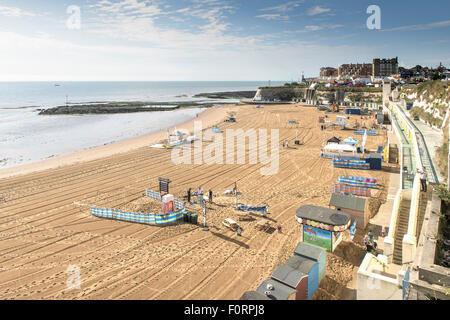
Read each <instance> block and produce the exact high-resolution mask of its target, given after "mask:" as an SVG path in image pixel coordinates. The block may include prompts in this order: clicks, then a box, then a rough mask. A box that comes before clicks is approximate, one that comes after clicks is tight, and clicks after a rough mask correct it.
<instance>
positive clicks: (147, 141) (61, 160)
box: [0, 104, 240, 179]
mask: <svg viewBox="0 0 450 320" xmlns="http://www.w3.org/2000/svg"><path fill="white" fill-rule="evenodd" d="M239 108H240V106H237V105H234V104H229V105H219V106H213V107H210V108H208V109H207V110H205V111H203V112H201V113H199V115H198V117H196V118H193V119H190V120H187V121H185V122H183V123H181V124H180V125H177V127H178V128H183V129H186V130H188V131H189V132H192V131H193V128H194V121H202V122H203V129H206V128H209V127H211V126H213V125H215V124H217V123H218V122H220V121H222V120H223V119H225V117H226V116H227V112H228V111H230V110H233V111H238V110H239ZM173 127H174V126H173ZM170 128H172V127H169V129H170ZM166 129H167V128H164V129H163V130H159V131H154V132H150V133H148V134H145V135H142V136H139V137H135V138H130V139H125V140H121V141H115V142H111V143H108V144H105V145H101V146H97V147H92V148H88V149H82V150H78V151H74V152H70V153H65V154H62V155H58V156H54V157H50V158H46V159H43V160H38V161H35V162H32V163H27V164H23V165H18V166H15V167H10V168H2V169H0V179H5V178H11V177H17V176H21V175H25V174H29V173H35V172H39V171H44V170H49V169H55V168H59V167H63V166H68V165H73V164H78V163H83V162H88V161H92V160H97V159H100V158H105V157H108V156H112V155H116V154H121V153H125V152H128V151H131V150H135V149H139V148H143V147H149V146H150V145H151V144H154V143H158V142H159V141H161V140H164V139H166V137H167V133H166Z"/></svg>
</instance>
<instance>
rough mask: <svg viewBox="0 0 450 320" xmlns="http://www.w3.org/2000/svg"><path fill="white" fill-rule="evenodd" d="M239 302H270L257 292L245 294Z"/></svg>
mask: <svg viewBox="0 0 450 320" xmlns="http://www.w3.org/2000/svg"><path fill="white" fill-rule="evenodd" d="M239 300H270V299H269V298H268V297H267V296H266V295H265V294H262V293H259V292H257V291H247V292H245V293H244V294H243V295H242V297H241V298H240V299H239Z"/></svg>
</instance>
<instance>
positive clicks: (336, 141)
mask: <svg viewBox="0 0 450 320" xmlns="http://www.w3.org/2000/svg"><path fill="white" fill-rule="evenodd" d="M340 142H341V140H340V139H339V138H336V137H333V138H331V139H329V140H328V141H327V144H328V143H340Z"/></svg>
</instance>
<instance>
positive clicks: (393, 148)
mask: <svg viewBox="0 0 450 320" xmlns="http://www.w3.org/2000/svg"><path fill="white" fill-rule="evenodd" d="M389 163H398V146H397V145H396V144H392V145H389Z"/></svg>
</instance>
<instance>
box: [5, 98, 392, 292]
mask: <svg viewBox="0 0 450 320" xmlns="http://www.w3.org/2000/svg"><path fill="white" fill-rule="evenodd" d="M229 111H234V112H236V118H237V123H224V122H223V120H224V119H225V118H226V117H227V113H228V112H229ZM322 115H323V112H319V111H318V110H317V109H316V108H313V107H305V106H295V105H274V106H266V107H264V108H262V109H257V108H256V106H221V107H214V108H211V109H208V110H207V111H205V112H203V113H201V114H200V115H199V117H198V118H196V119H194V120H201V121H202V123H203V128H205V129H206V128H210V127H211V126H213V125H215V124H218V125H219V126H220V128H221V129H222V130H225V129H228V128H230V129H231V128H232V129H238V128H242V129H243V130H248V129H250V128H253V129H261V128H263V129H279V133H280V136H279V138H280V141H279V143H280V144H281V142H282V141H284V140H286V139H288V140H289V141H290V145H289V148H281V147H280V157H279V171H278V173H277V174H275V175H272V176H270V175H269V176H262V175H261V174H260V170H259V169H260V168H261V167H262V166H264V165H263V164H248V163H246V164H234V165H226V164H223V165H219V164H213V165H207V164H182V165H175V164H174V163H173V162H172V161H171V151H170V150H162V149H152V148H149V147H148V146H149V145H150V144H152V143H156V142H157V141H159V140H162V139H165V138H166V133H165V132H164V131H163V132H157V133H154V134H150V135H147V136H143V137H140V138H136V139H131V140H127V141H122V142H118V143H114V144H110V145H105V146H102V147H98V148H93V149H89V150H84V151H80V152H76V153H72V154H67V155H63V156H59V157H55V158H51V159H47V160H44V161H40V162H37V163H33V164H29V165H24V166H20V167H16V168H11V169H3V170H0V213H1V214H0V233H1V238H2V241H1V242H0V299H239V297H240V296H241V295H242V294H243V293H244V292H245V291H248V290H254V289H256V287H257V286H258V285H259V283H260V282H261V281H262V280H265V279H267V278H268V277H269V276H270V275H271V273H272V272H273V271H274V269H275V268H276V267H278V266H280V265H282V264H284V263H285V261H286V260H287V259H288V258H289V257H290V256H291V255H292V253H293V250H294V248H295V246H296V245H297V243H298V240H299V238H300V235H299V227H298V225H297V223H296V222H295V219H294V213H295V210H296V209H297V208H298V207H300V206H301V205H306V204H313V205H320V206H324V207H328V202H329V199H330V187H331V186H332V185H333V184H335V183H336V181H337V177H338V175H356V176H367V177H376V178H378V179H379V183H380V184H381V185H382V186H384V187H383V188H381V189H380V190H378V191H376V192H373V194H372V197H373V199H370V200H369V201H371V202H372V203H373V205H372V207H373V208H374V209H373V210H374V212H373V214H375V213H376V211H377V205H379V204H380V203H382V202H383V201H386V188H387V186H388V185H389V178H390V173H389V171H388V170H383V171H359V170H349V169H337V168H333V167H332V166H331V163H330V160H329V159H322V158H320V150H321V147H322V142H323V140H324V139H329V138H331V137H332V136H336V137H340V138H346V137H348V136H351V135H352V134H353V131H342V130H338V129H336V130H326V131H321V130H320V124H319V123H318V117H319V116H322ZM335 117H336V116H335V115H329V120H332V121H333V120H335ZM353 117H355V116H353ZM359 118H360V117H356V118H355V119H358V121H360V122H361V120H359ZM194 120H192V121H189V122H187V123H185V124H184V125H180V126H177V128H178V129H181V128H183V129H187V130H189V131H192V130H193V122H194ZM292 120H296V121H299V123H300V124H299V126H298V128H295V127H294V126H292V125H289V124H288V121H292ZM370 121H371V120H367V123H368V124H369V123H370ZM350 123H351V124H353V119H352V120H350ZM297 130H298V131H297ZM380 132H382V131H381V130H380ZM296 134H298V139H299V140H300V142H301V145H294V143H293V142H294V140H295V138H296ZM357 139H358V138H357ZM385 139H386V137H385V135H384V132H383V133H382V134H380V135H379V136H375V137H372V136H370V137H368V139H367V145H366V147H367V149H369V150H372V151H376V149H377V147H378V146H380V145H384V141H385ZM204 145H207V141H204ZM248 151H249V150H248V148H247V153H248ZM247 159H248V158H247ZM247 162H248V161H247ZM158 177H163V178H168V179H170V180H171V181H172V183H171V185H170V188H171V189H170V191H171V193H173V194H174V195H175V196H176V197H177V198H180V199H181V198H183V196H184V195H185V193H186V190H187V189H188V188H190V187H191V188H193V189H194V190H196V189H197V187H198V186H202V188H203V190H208V189H212V190H213V193H214V194H215V195H216V197H215V198H214V203H213V204H210V205H208V225H209V227H210V231H208V232H206V231H203V230H202V228H201V227H200V226H194V225H191V224H183V223H181V224H175V225H171V226H165V227H156V226H148V225H142V224H133V223H127V222H121V221H111V220H103V219H100V218H96V217H93V216H91V215H90V214H89V206H91V205H95V206H99V207H102V208H125V209H126V208H129V209H131V208H134V209H139V208H140V206H141V207H142V205H144V204H145V203H146V201H147V200H146V199H145V195H144V193H145V190H146V189H152V190H155V191H156V190H158ZM234 182H237V185H238V190H239V192H241V195H240V196H239V202H240V203H245V204H249V205H261V204H263V203H267V204H268V205H269V212H270V214H269V215H268V220H269V222H270V223H271V224H272V226H273V227H274V228H276V226H277V225H281V226H282V230H283V232H282V233H281V234H279V233H278V232H276V231H275V229H273V230H272V232H262V231H257V230H256V229H255V225H256V223H257V221H258V220H260V219H261V218H262V217H261V216H259V215H257V214H254V215H253V218H254V220H253V221H242V222H240V223H241V225H242V227H243V229H244V231H243V234H242V236H241V237H239V236H237V235H236V233H234V232H232V231H230V230H228V229H227V228H225V227H224V226H223V225H222V223H221V222H222V221H223V219H225V218H232V219H234V220H236V221H237V220H238V212H237V211H236V210H234V209H233V208H232V205H233V204H234V198H233V197H229V196H225V195H222V193H223V192H224V191H225V190H227V189H232V187H233V185H234ZM372 207H371V208H372ZM189 209H191V208H189ZM191 211H197V212H200V211H199V208H198V206H197V208H192V210H191ZM362 232H363V231H362V230H358V234H357V237H356V238H355V241H353V242H351V241H350V240H349V239H346V241H344V242H343V243H341V244H340V245H339V247H338V249H337V250H336V251H335V252H334V253H333V254H328V258H327V261H328V264H327V276H326V278H325V279H324V280H323V281H322V283H321V286H320V289H319V291H318V292H317V293H316V294H315V296H314V299H340V298H346V297H348V296H351V294H349V290H350V289H348V287H349V286H350V285H351V284H352V282H353V281H354V276H355V271H356V269H357V268H358V266H359V264H360V262H361V261H362V258H363V256H364V253H365V250H364V247H363V246H362V245H361V241H360V240H361V235H362ZM69 266H77V267H78V268H79V270H80V277H81V287H80V289H68V288H67V285H66V284H67V281H68V278H69V277H70V274H69V273H68V272H67V270H68V268H69Z"/></svg>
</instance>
